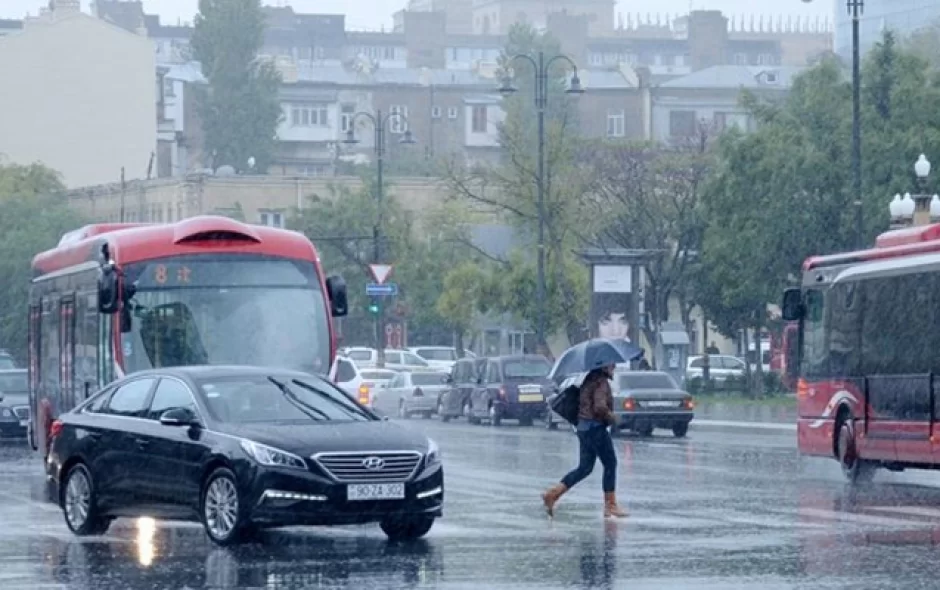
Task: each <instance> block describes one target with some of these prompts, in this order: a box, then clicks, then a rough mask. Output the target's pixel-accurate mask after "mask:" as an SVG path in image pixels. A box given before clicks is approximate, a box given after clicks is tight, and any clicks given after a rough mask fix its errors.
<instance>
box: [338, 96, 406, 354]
mask: <svg viewBox="0 0 940 590" xmlns="http://www.w3.org/2000/svg"><path fill="white" fill-rule="evenodd" d="M359 118H365V119H368V120H369V121H371V122H372V128H373V131H374V132H375V138H374V145H373V151H374V152H375V160H376V168H377V170H376V189H375V202H376V219H375V224H374V225H373V226H372V250H373V251H372V258H373V262H374V263H375V264H382V263H383V259H384V257H385V253H384V237H383V235H382V230H383V221H384V219H385V214H384V211H383V209H382V201H383V194H382V193H383V189H384V186H383V182H384V178H383V175H384V172H385V133H386V126H387V125H389V124H390V123H391V121H392V120H398V121H399V122H400V124H402V125H405V124H407V119H406V118H405V117H404V116H403V115H401V114H400V113H388V114H387V115H384V116H383V115H382V111H381V109H380V110H377V111H376V112H375V114H374V115H373V114H371V113H366V112H358V113H356V114H355V115H353V116H352V117H351V118H350V119H349V129H347V130H346V139H344V140H343V143H345V144H349V145H352V144H357V143H359V140H358V139H356V131H355V129H356V121H357V120H358V119H359ZM398 143H400V144H404V145H412V144H414V143H416V142H415V139H414V136H413V135H412V133H411V130H410V129H405V132H404V133H403V134H402V137H401V139H400V140H399V141H398ZM384 336H385V306H384V305H381V304H380V305H378V313H377V314H376V321H375V349H376V352H377V355H378V358H377V359H376V360H377V364H378V366H379V367H383V368H384V367H385V342H384V341H383V338H384Z"/></svg>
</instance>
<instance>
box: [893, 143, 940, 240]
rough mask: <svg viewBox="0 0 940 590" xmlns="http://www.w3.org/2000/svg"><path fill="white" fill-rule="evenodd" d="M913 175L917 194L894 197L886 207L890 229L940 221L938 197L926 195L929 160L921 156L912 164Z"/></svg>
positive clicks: (939, 200) (939, 199)
mask: <svg viewBox="0 0 940 590" xmlns="http://www.w3.org/2000/svg"><path fill="white" fill-rule="evenodd" d="M914 174H915V175H916V176H917V188H918V190H917V192H916V194H915V195H913V196H911V193H905V195H904V198H901V195H894V199H893V200H892V201H891V203H890V204H889V205H888V210H889V211H890V212H891V229H901V228H904V227H912V226H921V225H927V224H928V223H937V222H938V221H940V197H938V196H937V195H933V196H932V197H931V195H929V194H927V177H929V176H930V160H928V159H927V156H925V155H924V154H921V155H920V157H919V158H917V162H916V163H915V164H914Z"/></svg>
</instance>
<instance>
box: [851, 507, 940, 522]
mask: <svg viewBox="0 0 940 590" xmlns="http://www.w3.org/2000/svg"><path fill="white" fill-rule="evenodd" d="M865 510H867V511H872V512H888V513H895V514H904V515H906V516H922V517H925V518H932V519H938V520H940V509H937V508H927V507H925V506H871V507H866V508H865Z"/></svg>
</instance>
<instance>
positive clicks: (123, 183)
mask: <svg viewBox="0 0 940 590" xmlns="http://www.w3.org/2000/svg"><path fill="white" fill-rule="evenodd" d="M126 200H127V181H126V180H124V166H121V223H124V202H125V201H126Z"/></svg>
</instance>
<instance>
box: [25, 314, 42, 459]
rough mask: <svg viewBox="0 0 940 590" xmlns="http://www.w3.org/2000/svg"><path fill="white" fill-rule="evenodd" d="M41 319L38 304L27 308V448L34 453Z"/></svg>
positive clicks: (36, 441)
mask: <svg viewBox="0 0 940 590" xmlns="http://www.w3.org/2000/svg"><path fill="white" fill-rule="evenodd" d="M41 317H42V311H41V309H40V307H39V304H38V303H34V304H32V305H30V306H29V330H28V332H27V347H28V349H29V352H28V357H29V363H28V365H27V367H28V369H27V370H28V372H29V417H30V422H31V426H30V428H29V446H31V447H32V448H33V450H34V451H35V450H36V449H38V448H39V447H38V446H37V445H38V439H37V437H36V432H38V430H37V421H36V418H37V416H38V409H39V405H38V404H39V356H40V354H41V349H40V347H39V322H40V318H41Z"/></svg>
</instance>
